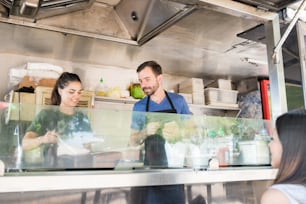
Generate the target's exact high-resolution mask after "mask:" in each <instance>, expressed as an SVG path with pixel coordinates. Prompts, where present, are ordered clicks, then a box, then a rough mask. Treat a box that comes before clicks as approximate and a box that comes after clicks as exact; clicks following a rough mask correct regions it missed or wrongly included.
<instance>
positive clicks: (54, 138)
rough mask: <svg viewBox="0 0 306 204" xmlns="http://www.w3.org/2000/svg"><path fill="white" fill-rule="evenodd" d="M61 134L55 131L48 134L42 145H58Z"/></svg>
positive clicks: (42, 140) (43, 138)
mask: <svg viewBox="0 0 306 204" xmlns="http://www.w3.org/2000/svg"><path fill="white" fill-rule="evenodd" d="M58 137H59V134H58V133H57V132H55V131H54V130H52V131H48V132H46V134H45V135H44V136H42V137H41V143H42V144H49V143H52V144H53V143H57V142H58Z"/></svg>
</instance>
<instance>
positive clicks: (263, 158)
mask: <svg viewBox="0 0 306 204" xmlns="http://www.w3.org/2000/svg"><path fill="white" fill-rule="evenodd" d="M238 147H239V150H240V158H239V163H240V164H241V165H269V164H270V151H269V147H268V143H267V142H266V141H264V140H250V141H241V142H238Z"/></svg>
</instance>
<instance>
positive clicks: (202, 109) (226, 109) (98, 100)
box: [95, 96, 240, 117]
mask: <svg viewBox="0 0 306 204" xmlns="http://www.w3.org/2000/svg"><path fill="white" fill-rule="evenodd" d="M137 101H138V99H134V98H132V97H128V98H114V97H105V96H95V106H96V107H97V108H105V107H106V106H105V104H107V105H108V106H107V107H106V108H110V107H111V106H113V107H114V109H121V110H122V109H125V110H132V107H133V104H134V103H136V102H137ZM188 106H189V108H190V111H191V112H192V113H193V114H195V115H214V116H228V117H237V115H238V114H239V113H240V108H239V107H238V104H225V103H218V104H216V103H214V104H212V105H200V104H188Z"/></svg>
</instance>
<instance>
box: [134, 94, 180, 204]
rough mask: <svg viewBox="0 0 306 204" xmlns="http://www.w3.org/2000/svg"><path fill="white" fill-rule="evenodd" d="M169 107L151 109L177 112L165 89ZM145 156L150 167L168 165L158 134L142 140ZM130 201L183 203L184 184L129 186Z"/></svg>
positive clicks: (145, 161)
mask: <svg viewBox="0 0 306 204" xmlns="http://www.w3.org/2000/svg"><path fill="white" fill-rule="evenodd" d="M165 94H166V97H167V99H168V101H169V103H170V106H171V109H167V110H160V111H151V112H163V113H177V111H176V109H175V107H174V105H173V103H172V100H171V99H170V97H169V95H168V93H167V92H166V91H165ZM149 104H150V96H148V99H147V104H146V112H150V111H149V110H150V109H149ZM144 144H145V156H144V165H145V166H150V167H162V168H165V167H168V161H167V155H166V150H165V139H164V138H163V137H162V136H161V135H158V134H154V135H149V136H147V137H146V139H145V140H144ZM131 203H133V204H173V203H175V204H184V203H185V190H184V185H183V184H179V185H164V186H148V187H136V188H131Z"/></svg>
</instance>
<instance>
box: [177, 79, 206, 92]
mask: <svg viewBox="0 0 306 204" xmlns="http://www.w3.org/2000/svg"><path fill="white" fill-rule="evenodd" d="M203 90H204V83H203V79H201V78H190V79H186V80H185V81H182V82H181V83H179V92H180V93H194V92H201V93H203Z"/></svg>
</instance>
